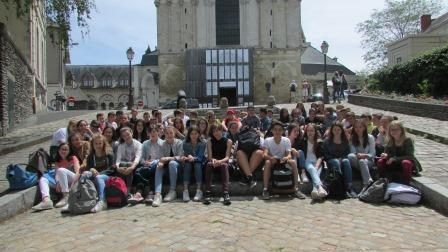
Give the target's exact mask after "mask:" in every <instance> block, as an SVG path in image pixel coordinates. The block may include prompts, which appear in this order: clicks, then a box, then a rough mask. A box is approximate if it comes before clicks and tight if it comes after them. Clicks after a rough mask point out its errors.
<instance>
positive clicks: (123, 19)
mask: <svg viewBox="0 0 448 252" xmlns="http://www.w3.org/2000/svg"><path fill="white" fill-rule="evenodd" d="M441 1H442V2H443V3H444V5H445V6H448V0H441ZM384 2H385V0H343V1H335V0H302V26H303V30H304V32H305V36H306V39H307V41H308V42H311V44H312V45H313V46H314V47H316V48H320V44H321V43H322V41H323V40H326V41H327V42H328V43H329V44H330V47H329V51H328V55H329V56H330V57H338V59H339V62H341V63H342V64H344V65H346V66H347V67H348V68H349V69H351V70H353V71H360V70H362V69H364V68H365V64H364V62H363V60H362V54H363V51H362V49H361V45H360V41H361V37H360V36H359V35H358V34H357V33H356V31H355V28H356V24H357V23H359V22H362V21H364V20H366V19H368V17H369V16H370V14H371V13H372V11H373V9H382V8H383V7H384ZM96 6H97V11H96V12H93V13H92V20H90V22H89V34H88V35H87V36H85V37H84V38H83V37H82V36H81V33H80V32H79V30H78V29H77V28H75V27H74V29H73V32H72V39H73V42H74V43H78V45H74V46H73V47H72V48H71V63H72V64H77V65H83V64H89V65H105V64H127V58H126V50H127V49H128V48H129V47H130V46H132V48H133V49H134V51H135V55H136V56H135V58H134V61H133V63H135V64H138V63H140V60H141V55H142V54H143V53H144V52H145V50H146V48H147V47H148V45H149V46H151V49H154V47H155V46H156V45H157V25H156V8H155V6H154V1H153V0H128V1H122V0H96Z"/></svg>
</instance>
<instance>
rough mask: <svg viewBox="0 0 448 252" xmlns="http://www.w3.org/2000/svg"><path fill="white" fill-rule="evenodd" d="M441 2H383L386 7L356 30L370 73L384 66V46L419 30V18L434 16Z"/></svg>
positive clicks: (374, 12)
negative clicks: (359, 36) (359, 35)
mask: <svg viewBox="0 0 448 252" xmlns="http://www.w3.org/2000/svg"><path fill="white" fill-rule="evenodd" d="M441 2H442V1H441V0H386V3H385V8H384V9H382V10H376V9H375V10H374V11H373V13H372V14H371V15H370V18H369V19H368V20H366V21H364V22H362V23H359V24H358V25H357V27H356V30H357V32H358V33H360V34H361V35H362V42H361V47H362V48H363V49H364V50H366V52H365V54H364V55H363V59H364V61H365V62H366V63H367V65H368V67H369V68H370V69H371V70H375V69H378V68H380V67H383V66H385V64H386V59H387V57H386V53H387V48H386V44H388V43H391V42H393V41H396V40H399V39H402V38H404V37H405V36H406V35H410V34H417V33H418V32H419V31H420V17H421V16H422V15H425V14H432V15H437V14H439V13H440V11H441V10H442V3H441Z"/></svg>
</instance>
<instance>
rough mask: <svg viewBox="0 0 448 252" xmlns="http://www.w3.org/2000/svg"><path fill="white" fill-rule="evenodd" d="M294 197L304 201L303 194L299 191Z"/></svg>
mask: <svg viewBox="0 0 448 252" xmlns="http://www.w3.org/2000/svg"><path fill="white" fill-rule="evenodd" d="M294 195H295V196H296V197H297V198H298V199H306V196H305V194H303V193H302V192H301V191H300V190H299V189H297V190H296V191H295V192H294Z"/></svg>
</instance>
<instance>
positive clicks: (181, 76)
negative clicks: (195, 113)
mask: <svg viewBox="0 0 448 252" xmlns="http://www.w3.org/2000/svg"><path fill="white" fill-rule="evenodd" d="M184 63H185V54H184V53H180V54H177V53H170V54H159V71H160V102H165V101H168V100H174V99H176V98H177V91H178V90H180V89H185V81H186V76H185V64H184Z"/></svg>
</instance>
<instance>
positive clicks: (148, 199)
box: [145, 192, 154, 204]
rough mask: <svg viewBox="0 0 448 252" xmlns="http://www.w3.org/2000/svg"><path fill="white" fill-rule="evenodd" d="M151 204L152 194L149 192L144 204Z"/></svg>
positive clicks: (152, 200)
mask: <svg viewBox="0 0 448 252" xmlns="http://www.w3.org/2000/svg"><path fill="white" fill-rule="evenodd" d="M153 202H154V193H153V192H150V193H149V194H148V195H147V196H146V198H145V203H146V204H152V203H153Z"/></svg>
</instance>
